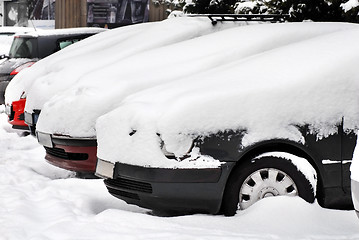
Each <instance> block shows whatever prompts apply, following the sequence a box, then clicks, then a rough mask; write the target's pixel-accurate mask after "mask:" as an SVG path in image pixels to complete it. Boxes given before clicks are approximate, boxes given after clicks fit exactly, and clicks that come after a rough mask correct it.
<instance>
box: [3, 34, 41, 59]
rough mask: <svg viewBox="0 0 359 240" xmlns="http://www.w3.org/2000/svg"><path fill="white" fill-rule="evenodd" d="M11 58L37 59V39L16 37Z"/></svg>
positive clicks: (10, 53) (11, 49)
mask: <svg viewBox="0 0 359 240" xmlns="http://www.w3.org/2000/svg"><path fill="white" fill-rule="evenodd" d="M9 56H10V58H37V57H38V51H37V39H36V38H21V37H15V38H14V41H13V43H12V45H11V48H10V52H9Z"/></svg>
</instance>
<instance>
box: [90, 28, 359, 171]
mask: <svg viewBox="0 0 359 240" xmlns="http://www.w3.org/2000/svg"><path fill="white" fill-rule="evenodd" d="M357 37H359V29H358V28H355V29H349V30H345V31H339V32H335V33H331V34H327V35H323V36H319V37H316V38H311V39H307V40H303V41H300V42H296V43H292V44H289V45H286V46H282V47H279V48H275V49H273V50H271V51H267V52H263V53H261V54H257V55H255V56H252V57H249V58H246V59H242V60H239V61H230V62H229V63H228V64H227V65H224V66H220V67H217V68H214V69H212V70H210V71H208V72H203V73H200V74H198V75H195V76H191V77H188V78H183V79H179V80H177V81H172V82H170V83H167V84H162V85H159V86H157V87H153V88H150V89H147V90H144V91H142V92H138V93H136V94H133V95H130V96H129V97H128V98H127V99H125V100H124V101H123V102H122V105H121V106H120V107H119V108H117V109H116V110H114V111H112V112H110V113H108V114H106V115H104V116H102V117H100V118H99V119H98V121H97V140H98V152H97V153H98V157H99V158H101V159H105V160H109V161H112V162H116V161H119V162H122V163H128V164H132V165H140V166H151V167H169V168H173V167H185V168H188V167H189V168H190V167H203V160H202V159H201V158H199V159H198V160H199V161H200V166H197V164H198V163H197V161H189V162H187V163H185V162H176V161H175V160H169V159H167V158H166V157H165V156H164V154H163V153H162V152H161V150H160V141H161V140H163V141H164V143H165V146H166V149H167V151H169V152H172V153H175V154H176V156H182V155H184V154H186V151H188V149H189V147H190V144H191V141H192V140H193V138H195V137H197V136H206V135H208V134H211V133H217V132H219V131H225V130H228V129H232V130H243V129H245V130H246V134H245V136H244V138H243V140H242V145H243V146H244V147H246V146H249V145H251V144H253V143H256V142H259V141H263V140H269V139H278V138H279V139H288V140H291V141H294V142H299V143H303V141H304V140H303V136H302V135H301V133H300V131H299V130H298V129H297V127H295V126H297V125H305V124H309V125H310V130H311V132H312V133H315V134H317V137H318V139H320V138H323V137H327V136H329V135H331V134H334V133H336V131H337V124H338V123H340V122H341V121H342V118H343V117H344V128H345V129H346V130H350V129H357V128H358V126H359V122H358V121H359V120H358V119H359V99H358V92H359V81H358V79H359V72H358V71H357V62H358V60H359V54H358V53H359V45H358V44H357V41H356V39H357ZM111 123H116V124H111ZM134 130H135V131H136V132H135V134H129V133H131V132H133V131H134ZM158 134H159V135H160V137H159V136H158ZM160 138H161V139H160ZM119 146H121V147H119ZM193 159H197V156H196V157H195V158H193ZM190 160H192V159H190ZM206 161H207V160H206ZM209 165H210V166H213V161H212V162H211V161H209Z"/></svg>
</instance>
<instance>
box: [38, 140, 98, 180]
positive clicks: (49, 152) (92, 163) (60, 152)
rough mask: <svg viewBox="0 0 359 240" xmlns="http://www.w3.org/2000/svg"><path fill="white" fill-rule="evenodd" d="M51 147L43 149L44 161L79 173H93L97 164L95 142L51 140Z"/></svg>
mask: <svg viewBox="0 0 359 240" xmlns="http://www.w3.org/2000/svg"><path fill="white" fill-rule="evenodd" d="M52 143H53V147H52V148H49V147H45V150H46V156H45V159H46V160H47V161H48V162H49V163H50V164H52V165H55V166H57V167H60V168H63V169H67V170H71V171H75V172H79V173H94V172H95V169H96V162H97V157H96V154H97V142H96V140H95V139H94V140H79V139H76V140H70V139H56V138H52Z"/></svg>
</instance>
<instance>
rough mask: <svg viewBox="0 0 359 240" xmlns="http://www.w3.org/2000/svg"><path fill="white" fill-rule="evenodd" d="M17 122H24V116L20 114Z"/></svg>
mask: <svg viewBox="0 0 359 240" xmlns="http://www.w3.org/2000/svg"><path fill="white" fill-rule="evenodd" d="M19 120H20V121H24V120H25V115H24V113H21V114H20V116H19Z"/></svg>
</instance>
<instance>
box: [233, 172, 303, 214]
mask: <svg viewBox="0 0 359 240" xmlns="http://www.w3.org/2000/svg"><path fill="white" fill-rule="evenodd" d="M273 196H298V189H297V186H296V185H295V183H294V181H293V180H292V178H291V177H290V176H289V175H288V174H286V173H285V172H283V171H281V170H278V169H275V168H263V169H259V170H257V171H255V172H253V173H252V174H251V175H249V176H248V177H247V178H246V180H244V182H243V184H242V186H241V188H240V190H239V203H238V208H239V209H241V210H243V209H246V208H248V207H249V206H251V205H253V204H254V203H255V202H257V201H259V200H260V199H262V198H266V197H273Z"/></svg>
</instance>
